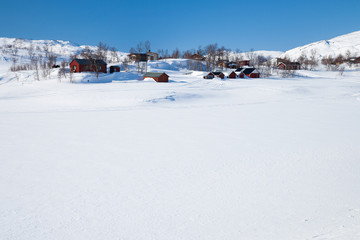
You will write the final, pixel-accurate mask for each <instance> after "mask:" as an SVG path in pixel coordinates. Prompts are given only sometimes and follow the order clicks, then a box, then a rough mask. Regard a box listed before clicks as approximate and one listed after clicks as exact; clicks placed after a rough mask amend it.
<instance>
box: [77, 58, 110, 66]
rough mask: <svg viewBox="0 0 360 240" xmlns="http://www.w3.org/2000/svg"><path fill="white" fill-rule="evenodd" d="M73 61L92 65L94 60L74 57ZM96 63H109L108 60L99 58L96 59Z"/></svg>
mask: <svg viewBox="0 0 360 240" xmlns="http://www.w3.org/2000/svg"><path fill="white" fill-rule="evenodd" d="M73 61H76V62H77V63H78V64H80V65H91V64H92V61H90V60H89V59H77V58H76V59H74V60H73ZM95 63H96V64H98V65H107V63H106V62H104V61H103V60H100V59H97V60H95Z"/></svg>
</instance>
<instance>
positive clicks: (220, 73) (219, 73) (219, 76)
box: [212, 72, 225, 79]
mask: <svg viewBox="0 0 360 240" xmlns="http://www.w3.org/2000/svg"><path fill="white" fill-rule="evenodd" d="M212 73H213V74H214V76H215V77H218V78H221V79H224V78H225V74H224V73H222V72H212Z"/></svg>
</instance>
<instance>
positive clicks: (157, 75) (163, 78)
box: [143, 72, 169, 82]
mask: <svg viewBox="0 0 360 240" xmlns="http://www.w3.org/2000/svg"><path fill="white" fill-rule="evenodd" d="M145 78H152V79H154V80H155V81H157V82H169V76H168V75H167V74H166V73H163V72H147V73H145V75H144V78H143V79H145Z"/></svg>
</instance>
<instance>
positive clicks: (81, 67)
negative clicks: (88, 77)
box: [70, 59, 107, 73]
mask: <svg viewBox="0 0 360 240" xmlns="http://www.w3.org/2000/svg"><path fill="white" fill-rule="evenodd" d="M106 66H107V64H106V62H104V61H103V60H88V59H74V60H72V61H71V63H70V71H71V72H78V73H80V72H103V73H106V72H107V70H106Z"/></svg>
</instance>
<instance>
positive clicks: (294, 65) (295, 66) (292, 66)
mask: <svg viewBox="0 0 360 240" xmlns="http://www.w3.org/2000/svg"><path fill="white" fill-rule="evenodd" d="M278 68H279V69H282V70H300V69H301V65H300V63H298V62H281V63H280V64H279V65H278Z"/></svg>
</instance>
